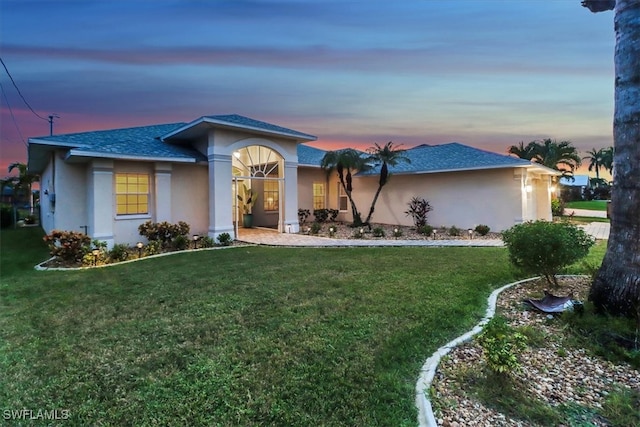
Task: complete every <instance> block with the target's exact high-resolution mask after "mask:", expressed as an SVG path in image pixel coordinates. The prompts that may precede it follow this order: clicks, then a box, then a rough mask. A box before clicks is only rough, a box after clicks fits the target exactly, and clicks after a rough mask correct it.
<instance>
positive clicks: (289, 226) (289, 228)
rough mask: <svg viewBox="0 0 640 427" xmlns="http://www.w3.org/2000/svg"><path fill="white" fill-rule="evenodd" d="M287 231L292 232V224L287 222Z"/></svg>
mask: <svg viewBox="0 0 640 427" xmlns="http://www.w3.org/2000/svg"><path fill="white" fill-rule="evenodd" d="M287 233H288V234H291V224H287Z"/></svg>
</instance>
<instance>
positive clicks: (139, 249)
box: [136, 242, 144, 258]
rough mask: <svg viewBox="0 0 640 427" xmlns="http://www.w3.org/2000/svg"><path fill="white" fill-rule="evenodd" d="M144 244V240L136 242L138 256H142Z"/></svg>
mask: <svg viewBox="0 0 640 427" xmlns="http://www.w3.org/2000/svg"><path fill="white" fill-rule="evenodd" d="M143 246H144V245H143V244H142V242H138V243H136V248H138V258H140V257H142V247H143Z"/></svg>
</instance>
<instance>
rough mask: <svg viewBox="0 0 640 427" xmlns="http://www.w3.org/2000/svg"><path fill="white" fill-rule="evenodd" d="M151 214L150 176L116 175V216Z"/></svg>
mask: <svg viewBox="0 0 640 427" xmlns="http://www.w3.org/2000/svg"><path fill="white" fill-rule="evenodd" d="M148 213H149V175H148V174H145V173H117V174H116V214H117V215H139V214H148Z"/></svg>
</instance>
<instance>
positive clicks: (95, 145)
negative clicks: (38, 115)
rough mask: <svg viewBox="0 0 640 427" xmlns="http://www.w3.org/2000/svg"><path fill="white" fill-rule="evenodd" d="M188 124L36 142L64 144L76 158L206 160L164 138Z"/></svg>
mask: <svg viewBox="0 0 640 427" xmlns="http://www.w3.org/2000/svg"><path fill="white" fill-rule="evenodd" d="M183 125H184V123H169V124H163V125H152V126H140V127H133V128H125V129H113V130H102V131H93V132H80V133H69V134H63V135H53V136H45V137H40V138H33V139H35V140H37V141H45V142H49V143H51V145H56V144H64V145H65V146H68V147H70V148H72V149H73V152H74V153H76V154H82V153H87V154H89V153H98V154H109V155H119V156H123V157H127V156H133V157H142V158H145V157H148V158H173V159H176V160H188V159H193V160H195V161H200V160H206V157H205V156H204V155H202V154H200V153H199V152H197V151H196V150H193V149H190V148H188V147H184V146H180V145H173V144H167V143H164V142H162V141H161V140H160V137H161V136H162V135H164V134H166V133H168V132H171V131H172V130H174V129H176V128H178V127H180V126H183Z"/></svg>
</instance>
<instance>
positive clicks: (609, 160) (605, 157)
mask: <svg viewBox="0 0 640 427" xmlns="http://www.w3.org/2000/svg"><path fill="white" fill-rule="evenodd" d="M602 167H603V168H605V169H606V170H607V171H608V172H609V173H610V174H611V176H612V177H613V147H607V148H603V149H602ZM612 179H613V178H612Z"/></svg>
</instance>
